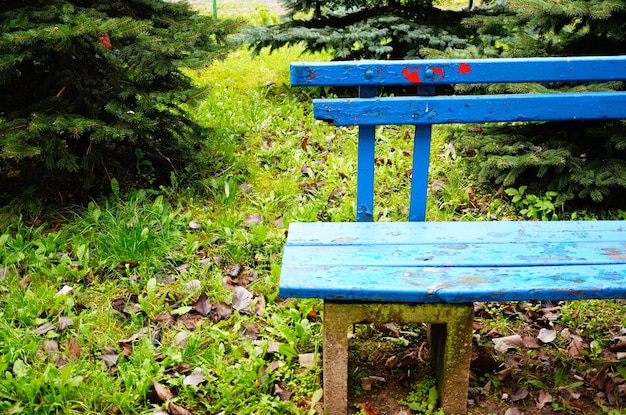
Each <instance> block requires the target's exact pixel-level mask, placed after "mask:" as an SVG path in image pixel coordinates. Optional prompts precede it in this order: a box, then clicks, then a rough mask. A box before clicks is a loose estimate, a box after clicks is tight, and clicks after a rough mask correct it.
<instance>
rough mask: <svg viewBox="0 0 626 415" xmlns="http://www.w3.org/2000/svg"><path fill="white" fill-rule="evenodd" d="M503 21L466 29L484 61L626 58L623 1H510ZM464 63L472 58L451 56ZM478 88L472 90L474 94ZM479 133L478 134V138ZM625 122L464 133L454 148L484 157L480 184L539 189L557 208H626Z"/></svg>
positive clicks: (526, 87)
mask: <svg viewBox="0 0 626 415" xmlns="http://www.w3.org/2000/svg"><path fill="white" fill-rule="evenodd" d="M509 5H510V10H511V11H514V12H515V13H514V14H511V13H510V11H506V12H504V13H502V14H500V15H498V16H487V15H483V16H480V15H474V16H472V17H471V18H467V19H466V20H465V21H464V24H466V25H469V26H472V27H475V28H476V29H477V31H478V33H479V35H480V37H481V38H482V40H483V42H482V44H481V46H480V51H479V52H476V51H474V53H479V54H481V55H483V56H496V57H497V56H505V57H519V56H580V55H622V54H626V42H625V33H626V1H624V0H610V1H601V0H585V1H553V0H549V1H546V0H510V1H509ZM448 52H449V53H450V56H455V57H463V56H467V55H468V51H461V50H455V51H448ZM472 88H473V87H472V86H467V87H465V88H464V89H465V90H464V91H463V90H461V89H460V91H461V92H468V90H471V89H472ZM623 89H624V84H623V83H622V82H602V83H596V84H568V85H561V84H558V85H555V84H551V85H537V84H523V85H494V86H490V87H489V88H487V90H489V91H490V92H500V93H502V92H510V93H517V92H546V91H549V90H559V91H615V90H623ZM477 131H478V133H477ZM625 141H626V122H624V121H623V120H622V121H610V122H604V123H603V122H594V123H590V122H586V123H582V122H569V123H544V124H540V125H521V126H520V125H518V126H507V127H501V126H486V127H483V128H480V129H476V128H471V129H465V130H463V131H461V130H459V131H458V132H457V134H455V138H454V142H455V144H456V145H457V146H458V147H459V148H461V149H463V150H465V151H467V152H471V153H474V152H476V151H477V152H478V155H479V156H480V157H479V158H480V160H481V162H480V163H479V166H480V173H479V176H480V177H481V178H483V179H490V180H493V181H494V182H495V183H496V184H501V185H503V186H504V187H509V186H513V185H516V184H518V185H519V184H522V183H531V184H533V188H534V191H536V192H540V191H543V192H545V191H548V190H550V191H556V192H557V193H558V199H559V200H558V201H559V202H563V201H565V200H571V199H583V200H593V201H594V202H605V206H608V204H609V203H611V204H613V205H616V206H617V207H622V206H623V203H624V202H625V201H626V200H624V198H623V197H622V190H623V189H624V188H626V151H625V150H626V147H625V145H624V144H625Z"/></svg>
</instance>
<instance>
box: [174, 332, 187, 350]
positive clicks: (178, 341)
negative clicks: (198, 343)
mask: <svg viewBox="0 0 626 415" xmlns="http://www.w3.org/2000/svg"><path fill="white" fill-rule="evenodd" d="M188 342H189V332H188V331H186V330H182V331H179V332H178V333H176V335H175V336H174V338H173V339H172V347H177V348H180V349H184V348H186V347H187V343H188Z"/></svg>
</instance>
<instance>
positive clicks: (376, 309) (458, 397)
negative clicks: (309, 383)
mask: <svg viewBox="0 0 626 415" xmlns="http://www.w3.org/2000/svg"><path fill="white" fill-rule="evenodd" d="M473 320H474V314H473V309H472V305H471V304H410V303H350V302H342V301H325V302H324V350H323V359H324V413H325V414H327V415H346V414H347V413H348V331H349V330H350V328H351V327H352V326H353V325H354V324H358V323H388V322H394V323H398V324H401V325H405V324H409V323H431V324H430V330H429V332H430V333H429V338H430V342H431V348H432V364H433V368H434V372H435V376H436V378H437V391H438V393H439V403H440V406H441V407H442V408H443V410H444V411H445V413H446V415H464V414H466V413H467V392H468V387H469V366H470V359H471V353H472V330H473Z"/></svg>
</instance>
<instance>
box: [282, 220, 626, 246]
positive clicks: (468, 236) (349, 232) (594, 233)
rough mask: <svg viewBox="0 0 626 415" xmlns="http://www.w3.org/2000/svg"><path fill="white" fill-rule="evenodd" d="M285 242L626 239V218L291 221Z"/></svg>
mask: <svg viewBox="0 0 626 415" xmlns="http://www.w3.org/2000/svg"><path fill="white" fill-rule="evenodd" d="M288 235H289V236H288V237H287V245H295V246H315V245H336V246H340V245H362V244H368V245H383V246H384V245H404V244H447V243H459V244H476V243H518V244H524V243H533V242H552V243H561V242H568V241H570V242H571V241H593V242H602V241H604V242H623V243H624V244H626V222H620V221H564V222H559V221H554V222H540V221H502V222H376V223H355V222H337V223H323V222H312V223H291V224H290V225H289V234H288Z"/></svg>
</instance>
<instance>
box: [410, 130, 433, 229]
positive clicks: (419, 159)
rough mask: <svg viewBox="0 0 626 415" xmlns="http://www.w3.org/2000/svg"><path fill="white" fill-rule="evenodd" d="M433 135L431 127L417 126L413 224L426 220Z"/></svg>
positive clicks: (411, 216) (414, 144)
mask: <svg viewBox="0 0 626 415" xmlns="http://www.w3.org/2000/svg"><path fill="white" fill-rule="evenodd" d="M431 135H432V126H431V125H416V126H415V141H414V143H413V174H412V178H411V199H410V205H409V221H411V222H415V221H425V220H426V197H427V195H428V170H429V169H428V166H429V161H430V140H431Z"/></svg>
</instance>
